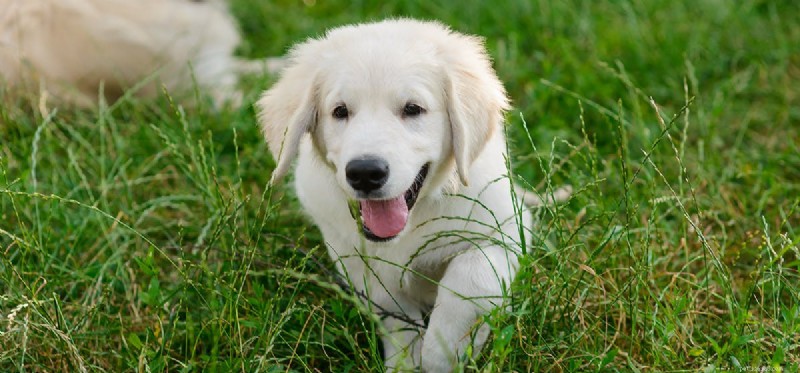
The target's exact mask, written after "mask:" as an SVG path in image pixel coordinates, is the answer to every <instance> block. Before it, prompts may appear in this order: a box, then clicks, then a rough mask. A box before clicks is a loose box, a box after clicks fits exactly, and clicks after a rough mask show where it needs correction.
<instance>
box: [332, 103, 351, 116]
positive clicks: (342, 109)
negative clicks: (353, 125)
mask: <svg viewBox="0 0 800 373" xmlns="http://www.w3.org/2000/svg"><path fill="white" fill-rule="evenodd" d="M348 116H350V112H349V111H348V110H347V106H345V105H344V104H342V105H339V106H337V107H335V108H334V109H333V117H334V118H336V119H347V117H348Z"/></svg>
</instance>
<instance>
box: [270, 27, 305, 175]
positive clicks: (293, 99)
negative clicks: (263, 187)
mask: <svg viewBox="0 0 800 373" xmlns="http://www.w3.org/2000/svg"><path fill="white" fill-rule="evenodd" d="M311 43H313V41H311V42H307V43H305V44H302V45H300V46H299V47H296V48H294V49H293V50H292V52H291V53H290V57H289V64H288V66H287V67H286V68H285V69H284V70H283V74H282V75H281V77H280V79H279V80H278V82H276V83H275V84H274V85H273V86H272V88H270V89H269V90H268V91H266V92H264V94H263V95H262V96H261V98H260V99H259V100H258V102H257V103H256V107H257V111H258V121H259V123H260V124H261V132H262V133H263V134H264V137H265V138H266V140H267V145H268V147H269V150H270V152H271V153H272V157H273V158H274V159H275V164H276V165H275V170H273V171H272V177H271V178H270V181H269V182H270V184H274V183H276V182H278V181H280V179H281V178H282V177H283V176H285V175H286V173H287V172H289V168H290V167H291V164H292V161H293V160H294V159H295V158H296V157H297V152H298V148H299V147H300V140H301V139H302V138H303V135H305V134H306V133H308V132H310V131H312V130H313V128H314V125H315V124H316V121H317V104H316V102H317V88H316V84H315V78H314V76H315V75H316V74H315V72H314V71H313V70H312V66H313V64H309V63H306V62H305V61H307V60H308V59H309V57H310V56H309V55H308V54H309V53H308V51H309V50H310V49H311V48H309V44H311Z"/></svg>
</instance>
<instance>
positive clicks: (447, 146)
mask: <svg viewBox="0 0 800 373" xmlns="http://www.w3.org/2000/svg"><path fill="white" fill-rule="evenodd" d="M257 105H258V108H259V113H260V114H259V120H260V122H261V126H262V129H263V132H264V135H265V137H266V139H267V143H268V145H269V148H270V151H271V152H272V155H273V157H275V159H276V162H277V166H276V168H275V170H274V171H273V174H272V180H271V181H272V182H276V181H277V180H279V179H280V178H281V177H282V176H284V175H285V174H286V172H287V171H288V169H289V167H290V164H291V162H292V160H293V159H294V158H295V156H296V155H297V151H298V147H299V143H300V141H301V139H302V138H303V137H304V136H306V134H310V136H311V139H312V143H313V144H314V149H315V151H316V152H317V154H318V155H319V156H320V158H321V160H322V161H323V163H325V164H327V166H328V167H329V168H330V169H331V171H332V172H334V173H335V174H336V179H337V180H338V184H339V187H341V188H342V190H344V192H345V193H346V194H348V195H349V196H350V197H351V198H352V199H355V200H358V201H359V205H360V207H361V214H362V218H363V220H364V229H365V233H366V236H367V238H369V239H372V240H375V241H383V240H389V239H392V238H394V237H395V236H397V235H398V234H400V233H401V232H402V231H403V230H404V228H405V226H406V225H407V222H408V219H409V216H410V211H411V209H412V207H413V206H414V204H415V203H416V202H417V201H418V200H419V199H421V198H425V197H428V196H435V195H441V193H442V191H443V189H444V188H445V187H446V186H447V185H457V184H458V182H459V181H460V182H461V183H463V184H465V185H466V184H467V183H468V182H469V169H470V166H471V164H472V162H473V161H474V160H475V159H476V158H477V157H478V155H479V154H480V153H481V151H482V150H483V147H484V144H485V143H486V141H487V140H488V139H489V138H491V136H492V135H493V133H494V131H496V130H497V129H498V127H499V126H500V124H501V123H502V120H503V112H504V110H505V109H506V108H507V106H508V101H507V98H506V93H505V90H504V89H503V86H502V84H501V83H500V81H499V80H498V79H497V76H496V75H495V73H494V71H493V70H492V68H491V64H490V62H489V59H488V57H487V55H486V52H485V50H484V48H483V45H482V43H481V41H480V40H479V39H478V38H475V37H470V36H466V35H462V34H458V33H455V32H452V31H450V30H449V29H447V28H445V27H443V26H442V25H440V24H438V23H431V22H419V21H413V20H391V21H384V22H379V23H372V24H365V25H356V26H346V27H342V28H338V29H334V30H332V31H330V32H329V33H328V34H327V35H326V36H325V37H324V38H321V39H311V40H309V41H306V42H305V43H302V44H300V45H298V46H296V47H295V48H294V49H293V50H292V51H291V53H290V56H289V65H288V67H287V68H286V69H285V70H284V72H283V75H282V76H281V78H280V79H279V81H278V82H277V83H276V84H275V85H274V86H273V87H272V88H271V89H270V90H268V91H267V92H266V93H265V94H264V95H263V97H262V98H261V99H260V100H259V102H258V103H257Z"/></svg>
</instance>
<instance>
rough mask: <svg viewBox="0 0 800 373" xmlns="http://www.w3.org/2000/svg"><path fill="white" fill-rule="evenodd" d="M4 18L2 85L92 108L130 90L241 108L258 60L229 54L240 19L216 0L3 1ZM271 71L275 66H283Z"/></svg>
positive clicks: (0, 20) (0, 23)
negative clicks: (245, 83)
mask: <svg viewBox="0 0 800 373" xmlns="http://www.w3.org/2000/svg"><path fill="white" fill-rule="evenodd" d="M2 3H3V5H2V6H1V7H2V8H3V9H2V11H0V84H6V85H7V86H8V87H10V90H12V91H13V92H19V93H24V92H37V91H38V92H40V93H42V94H47V96H49V97H53V98H54V99H55V100H58V101H59V102H61V103H68V104H72V105H77V106H82V107H92V106H94V105H96V103H97V99H98V93H103V94H104V96H105V99H107V100H114V99H116V98H118V97H120V96H121V95H123V93H124V92H125V91H126V90H128V89H130V88H133V87H137V86H138V87H137V90H136V94H138V95H139V96H144V97H152V96H155V95H156V94H157V93H158V92H159V91H160V90H161V89H162V87H165V88H166V89H167V91H169V92H170V93H171V94H175V95H179V96H180V95H184V96H187V95H189V94H191V93H192V89H193V87H194V84H195V82H196V83H197V85H198V86H199V87H200V88H201V89H203V90H205V91H207V92H208V93H210V94H211V96H212V98H213V99H214V101H215V102H216V103H217V104H222V103H225V102H232V103H237V102H238V101H239V99H240V97H239V96H240V95H239V92H238V91H237V90H236V83H237V79H238V75H239V74H241V73H243V72H249V71H254V72H258V71H260V70H261V69H262V65H263V64H264V63H263V62H261V61H243V60H239V59H237V58H235V57H234V56H233V52H234V49H235V48H236V46H237V44H239V33H238V31H237V28H236V25H235V22H234V20H233V18H232V17H231V16H230V14H229V13H228V12H227V9H226V8H225V7H224V6H223V4H222V3H221V2H220V1H216V0H207V1H191V0H136V1H128V0H5V1H3V2H2ZM267 64H268V66H267V68H272V69H277V68H278V67H279V66H278V65H279V64H280V61H279V60H271V61H269V62H268V63H267Z"/></svg>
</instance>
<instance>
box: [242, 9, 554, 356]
mask: <svg viewBox="0 0 800 373" xmlns="http://www.w3.org/2000/svg"><path fill="white" fill-rule="evenodd" d="M409 102H412V103H416V104H419V105H420V106H421V107H423V108H424V112H423V113H422V114H421V115H419V116H414V117H408V116H404V115H403V108H404V105H407V103H409ZM339 105H346V107H347V108H348V109H349V113H350V114H349V117H348V118H347V119H346V120H342V119H337V118H335V117H334V116H333V115H332V113H333V111H334V109H335V108H336V107H337V106H339ZM257 106H258V108H259V111H260V122H261V126H262V129H263V132H264V135H265V137H266V140H267V143H268V145H269V149H270V151H271V152H272V155H273V157H274V158H275V159H276V162H277V167H276V168H275V170H274V172H273V175H272V181H273V182H277V181H278V180H280V179H281V177H282V176H284V175H285V174H286V173H287V172H288V171H289V169H290V166H291V164H292V163H293V161H295V160H297V167H296V171H295V182H294V185H295V190H296V192H297V196H298V198H299V199H300V202H301V203H302V205H303V206H304V208H305V210H306V211H307V212H308V214H309V215H310V216H311V218H312V219H313V220H314V222H315V223H316V224H317V225H318V226H319V228H320V229H321V230H322V233H323V235H324V238H325V242H326V245H327V248H328V252H329V254H330V256H331V257H332V258H333V260H334V261H335V262H336V264H337V267H338V269H339V271H340V272H341V273H342V274H343V275H344V276H346V277H347V278H348V279H349V280H350V281H351V282H352V285H353V286H354V287H355V288H356V290H358V291H363V292H365V293H366V294H369V298H370V300H371V302H373V303H374V304H377V305H378V306H379V307H377V308H378V309H382V310H385V311H390V312H391V313H395V314H404V315H406V316H407V317H408V318H410V320H415V321H416V322H413V323H410V322H409V320H408V319H406V318H403V317H400V318H396V317H391V316H386V315H383V316H384V319H383V320H384V325H383V326H384V331H385V335H384V336H383V342H384V349H385V351H384V352H385V354H384V355H385V358H386V365H387V367H388V368H390V370H398V371H401V370H412V369H415V368H417V367H419V366H421V367H422V369H423V371H427V372H447V371H450V370H451V369H453V367H454V365H455V364H456V363H457V361H458V359H459V358H460V357H461V356H462V355H463V354H464V353H465V352H466V351H467V346H468V345H469V344H470V343H472V344H473V346H474V347H475V348H476V351H477V350H479V349H480V347H481V345H482V344H483V342H484V341H485V339H486V337H487V334H488V329H487V327H486V326H485V325H484V326H481V324H480V319H481V317H482V316H483V315H485V314H486V313H488V312H489V311H491V310H492V309H493V308H495V307H498V306H500V305H501V304H502V303H503V298H504V294H505V292H506V290H507V287H508V284H509V283H510V282H511V280H512V279H513V277H514V274H515V271H516V269H517V255H518V253H519V251H520V246H521V245H523V242H521V241H520V234H519V232H520V225H519V224H522V225H523V226H524V227H528V228H529V227H530V226H531V218H530V216H529V214H528V213H522V214H521V219H520V218H518V216H519V215H517V214H516V212H517V211H519V210H520V209H522V206H521V202H520V203H516V202H515V200H514V198H512V194H513V193H512V184H511V183H510V182H509V179H508V177H507V170H506V166H505V165H506V161H505V157H506V156H505V140H504V133H503V132H504V131H503V128H502V123H503V117H504V111H505V110H506V109H507V108H508V100H507V98H506V92H505V89H504V88H503V86H502V84H501V83H500V81H499V80H498V78H497V76H496V75H495V72H494V70H493V69H492V67H491V64H490V61H489V58H488V56H487V54H486V52H485V50H484V47H483V45H482V42H481V40H480V39H478V38H476V37H472V36H467V35H463V34H460V33H456V32H453V31H451V30H449V29H448V28H446V27H444V26H442V25H441V24H438V23H433V22H420V21H414V20H390V21H384V22H378V23H371V24H363V25H353V26H345V27H341V28H337V29H334V30H331V31H330V32H328V33H327V34H326V35H325V36H324V37H322V38H319V39H310V40H308V41H306V42H304V43H301V44H299V45H297V46H296V47H294V49H293V50H292V52H291V53H290V56H289V61H288V66H287V68H286V69H285V70H284V72H283V75H282V76H281V78H280V80H279V81H278V82H277V83H276V84H275V85H274V86H273V87H272V88H271V89H269V90H268V91H267V92H265V93H264V95H263V97H262V98H261V100H260V101H259V102H258V104H257ZM365 155H370V156H378V157H380V158H382V159H385V160H386V161H387V162H388V164H389V167H390V172H389V177H388V180H387V182H386V184H385V185H384V186H383V187H382V188H381V189H380V190H379V192H380V193H382V195H385V196H387V197H390V198H391V197H394V196H397V195H400V193H403V192H404V191H405V190H407V189H408V188H409V185H411V184H412V183H413V182H414V179H415V177H416V176H417V173H418V171H419V170H420V169H421V167H422V166H423V165H424V164H426V163H429V164H430V171H429V173H428V176H427V179H426V181H425V182H424V184H423V186H422V189H421V190H420V193H419V195H420V196H419V198H418V199H417V202H416V205H414V206H413V208H412V209H411V211H410V215H409V218H408V224H407V225H406V226H405V228H404V229H403V231H402V232H401V233H400V234H399V235H397V236H396V237H395V238H393V239H391V240H389V241H387V242H374V241H369V240H365V239H364V238H363V237H362V236H361V232H360V231H359V226H358V223H357V221H356V220H355V219H354V217H352V216H351V214H350V212H349V210H348V201H350V200H355V199H358V198H359V197H358V193H357V192H356V191H355V190H354V189H353V188H352V187H351V186H350V185H348V181H347V177H346V176H345V171H344V169H345V165H346V164H347V163H348V162H349V161H351V160H353V159H359V158H363V157H364V156H365ZM519 191H520V192H522V193H523V194H530V193H527V192H524V191H522V190H521V189H520V190H519ZM565 192H566V193H567V195H568V192H567V191H565ZM565 192H559V193H565ZM557 197H564V195H561V194H559V195H558V196H557ZM524 198H525V199H526V200H528V201H529V202H531V203H533V204H537V203H541V201H540V200H539V199H538V198H536V197H534V196H533V195H529V196H526V197H524ZM520 201H521V198H520ZM428 310H431V313H430V319H429V324H428V327H427V329H426V330H421V329H420V328H419V327H418V324H421V323H422V320H423V318H424V315H425V313H426V312H427V311H428Z"/></svg>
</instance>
